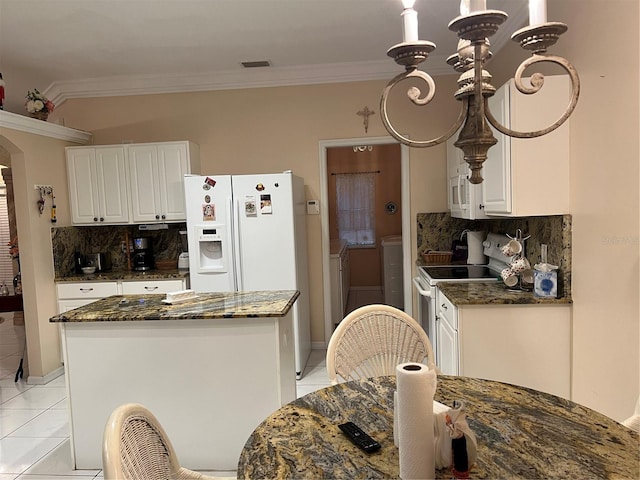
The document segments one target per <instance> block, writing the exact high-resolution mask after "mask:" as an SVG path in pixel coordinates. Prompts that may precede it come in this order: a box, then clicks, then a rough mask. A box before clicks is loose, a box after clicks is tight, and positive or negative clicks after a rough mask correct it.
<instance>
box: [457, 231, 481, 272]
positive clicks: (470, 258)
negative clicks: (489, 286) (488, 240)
mask: <svg viewBox="0 0 640 480" xmlns="http://www.w3.org/2000/svg"><path fill="white" fill-rule="evenodd" d="M465 232H467V233H466V235H467V263H468V264H471V265H484V264H485V263H487V257H485V255H484V248H483V247H484V245H483V242H484V232H478V231H469V230H465ZM463 233H464V232H463Z"/></svg>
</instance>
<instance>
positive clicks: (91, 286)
mask: <svg viewBox="0 0 640 480" xmlns="http://www.w3.org/2000/svg"><path fill="white" fill-rule="evenodd" d="M186 282H187V281H186V279H179V278H171V279H167V280H162V279H159V280H145V281H139V280H132V281H122V280H118V281H110V282H109V281H106V282H101V281H94V282H59V283H58V284H57V285H56V290H57V294H58V313H63V312H67V311H69V310H73V309H74V308H78V307H82V306H84V305H87V304H89V303H91V302H95V301H96V300H100V299H101V298H105V297H110V296H111V295H123V294H124V295H135V294H140V293H168V292H175V291H177V290H184V289H185V288H187V283H186Z"/></svg>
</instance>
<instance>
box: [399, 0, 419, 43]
mask: <svg viewBox="0 0 640 480" xmlns="http://www.w3.org/2000/svg"><path fill="white" fill-rule="evenodd" d="M414 3H416V1H415V0H402V6H403V7H404V10H403V11H402V27H403V28H402V32H403V35H402V38H403V41H405V42H417V41H418V12H416V11H415V10H414V9H413V4H414Z"/></svg>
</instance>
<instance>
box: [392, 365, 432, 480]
mask: <svg viewBox="0 0 640 480" xmlns="http://www.w3.org/2000/svg"><path fill="white" fill-rule="evenodd" d="M396 381H397V386H398V403H397V405H396V408H397V417H398V422H397V424H398V426H397V432H398V443H399V454H400V478H402V479H403V480H410V479H430V478H435V459H434V453H435V450H434V449H435V446H434V435H433V432H434V431H433V396H434V394H435V392H436V385H437V378H436V372H435V370H430V369H429V367H427V366H426V365H423V364H421V363H403V364H400V365H398V366H397V367H396Z"/></svg>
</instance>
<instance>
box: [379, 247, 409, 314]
mask: <svg viewBox="0 0 640 480" xmlns="http://www.w3.org/2000/svg"><path fill="white" fill-rule="evenodd" d="M381 245H382V278H383V280H384V303H386V304H387V305H391V306H393V307H396V308H398V309H400V310H404V284H403V277H402V272H403V265H402V235H389V236H386V237H382V242H381Z"/></svg>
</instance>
